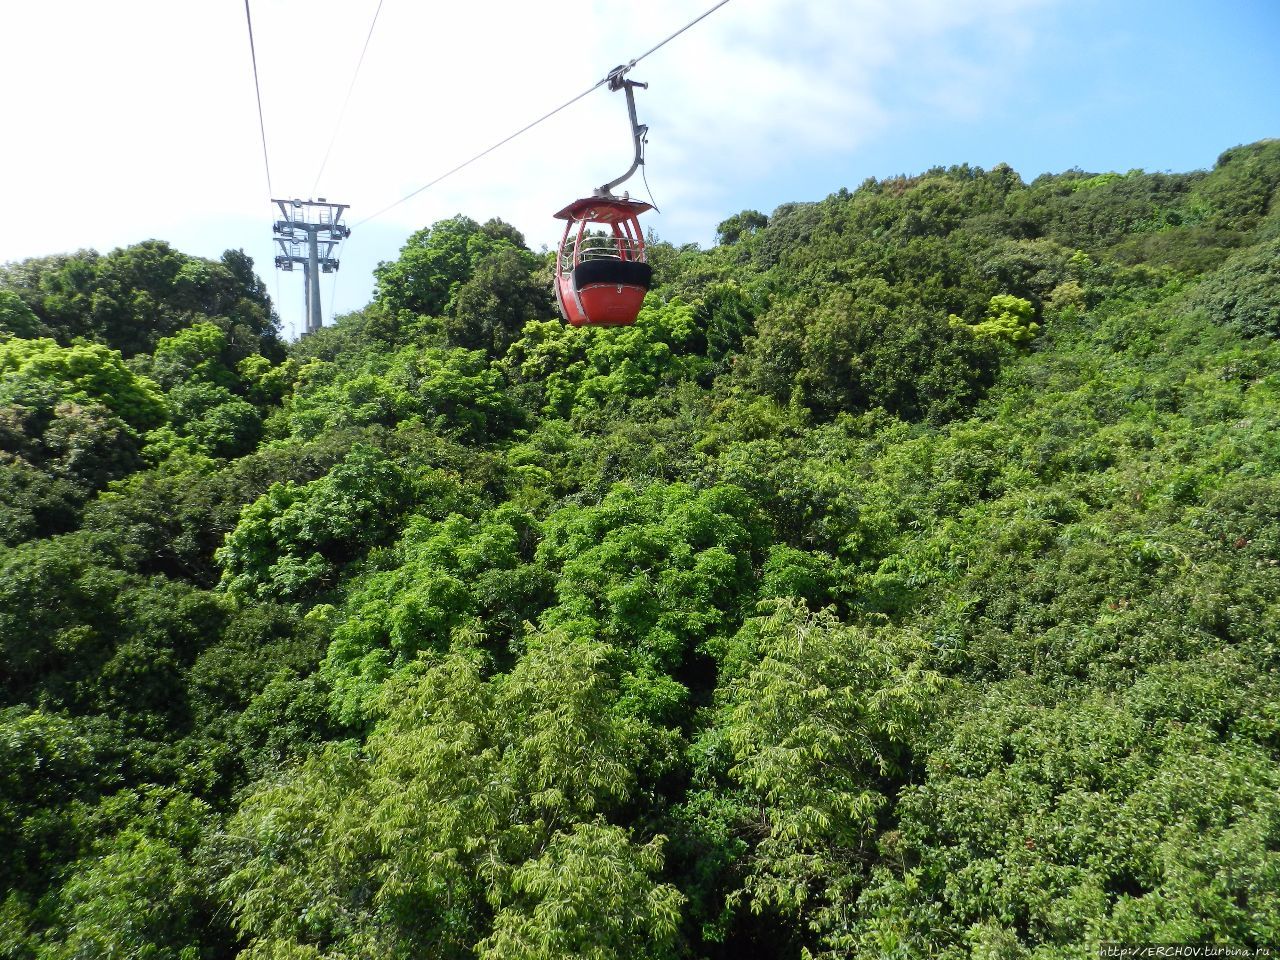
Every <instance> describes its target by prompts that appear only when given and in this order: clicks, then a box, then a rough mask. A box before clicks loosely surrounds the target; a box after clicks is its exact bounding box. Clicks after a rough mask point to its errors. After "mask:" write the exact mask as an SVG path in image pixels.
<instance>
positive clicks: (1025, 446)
mask: <svg viewBox="0 0 1280 960" xmlns="http://www.w3.org/2000/svg"><path fill="white" fill-rule="evenodd" d="M718 236H719V241H720V242H719V243H717V245H716V246H714V247H712V248H711V249H708V250H701V249H699V248H697V247H696V246H693V245H689V246H684V247H674V246H672V245H670V244H667V243H663V242H660V241H656V240H654V241H653V242H652V243H651V246H650V258H651V261H652V263H653V265H654V269H655V277H656V283H655V288H654V290H653V291H652V292H651V293H650V295H649V297H648V299H647V300H646V305H645V308H644V311H643V312H642V314H641V316H640V319H639V322H638V323H637V324H636V325H635V326H634V327H632V328H627V329H618V330H590V329H574V328H569V327H566V326H564V325H563V324H562V323H561V322H560V321H559V320H558V319H556V318H555V316H554V313H553V307H552V301H551V298H550V296H549V289H550V287H549V281H550V264H549V262H548V258H547V257H546V256H544V255H541V254H536V253H533V252H531V251H530V250H529V249H528V248H527V246H526V244H525V242H524V238H523V237H522V236H521V235H520V234H519V233H518V232H517V231H515V230H514V229H513V228H511V227H510V226H509V225H507V224H505V223H503V222H501V221H498V220H493V221H490V222H489V223H486V224H483V225H481V224H479V223H477V222H475V221H473V220H471V219H469V218H467V217H465V216H458V217H455V218H453V219H451V220H445V221H441V222H439V223H436V224H434V225H432V226H431V227H429V228H426V229H423V230H421V231H419V232H417V233H415V234H414V235H413V236H412V237H410V238H409V240H408V242H407V243H406V245H405V247H404V249H403V250H402V251H401V253H400V256H399V258H398V259H397V260H395V261H392V262H389V263H385V264H383V265H381V266H380V267H379V268H378V270H377V272H376V277H377V293H376V297H375V300H374V302H372V303H371V304H369V305H368V306H367V307H366V308H365V309H363V310H360V311H356V312H354V313H352V314H349V315H347V316H345V317H342V318H340V319H339V321H338V322H337V323H336V324H335V325H334V326H332V327H330V328H326V329H324V330H322V331H320V332H318V333H316V334H314V335H311V336H309V337H307V338H306V339H304V340H302V341H301V342H299V343H296V344H292V345H286V344H284V343H283V342H281V340H280V339H279V335H278V327H277V326H276V324H275V320H274V317H273V314H272V305H271V303H270V301H269V299H268V297H267V295H266V292H265V289H264V287H263V285H262V283H261V282H260V281H259V280H258V279H257V278H256V276H255V275H254V273H253V268H252V263H251V262H250V261H249V259H248V258H247V257H245V256H244V254H243V253H240V252H234V251H233V252H228V253H227V254H225V255H224V256H223V258H222V259H221V260H220V261H216V262H215V261H208V260H202V259H199V258H195V257H189V256H186V255H184V254H181V253H179V252H178V251H176V250H174V249H172V248H171V247H169V246H168V245H167V244H164V243H162V242H159V241H149V242H147V243H143V244H139V245H137V246H133V247H129V248H126V249H121V250H116V251H113V252H111V253H109V254H105V255H101V254H98V253H95V252H92V251H81V252H79V253H76V254H74V255H69V256H55V257H47V258H42V259H36V260H28V261H24V262H22V263H16V264H10V265H7V266H4V267H2V268H0V544H2V545H3V546H0V679H2V682H0V956H3V957H5V958H13V960H54V958H68V960H69V958H73V957H75V958H81V957H139V958H148V960H202V958H210V960H212V958H222V957H227V958H230V957H242V958H244V960H266V958H272V960H286V958H288V960H363V958H370V957H403V958H410V957H413V958H418V957H434V958H485V960H525V958H528V960H534V958H539V960H551V958H562V957H571V956H576V957H586V958H592V960H613V958H637V957H645V958H664V957H669V958H703V960H718V958H730V957H747V956H750V957H776V958H800V957H826V958H834V957H846V956H861V957H881V958H900V957H939V958H957V960H958V958H965V957H974V958H1019V957H1025V958H1033V957H1035V958H1044V960H1048V958H1060V957H1076V958H1085V957H1091V956H1093V955H1094V952H1095V950H1096V945H1097V944H1098V943H1099V942H1100V941H1103V940H1119V941H1160V942H1178V941H1182V942H1217V943H1230V944H1235V945H1242V946H1244V945H1253V946H1275V945H1277V944H1280V764H1278V763H1277V761H1278V760H1280V673H1278V672H1277V671H1278V668H1280V626H1278V625H1280V441H1277V439H1276V438H1277V436H1278V433H1277V427H1280V422H1278V421H1280V413H1278V411H1280V406H1278V405H1277V401H1278V400H1280V342H1278V339H1277V338H1280V141H1263V142H1260V143H1256V144H1252V145H1249V146H1243V147H1237V148H1234V149H1232V150H1229V151H1227V152H1226V153H1224V154H1223V155H1222V157H1221V158H1220V159H1219V161H1218V163H1217V165H1216V166H1215V167H1214V169H1213V170H1212V171H1208V172H1204V171H1200V172H1194V173H1189V174H1148V173H1144V172H1143V171H1138V170H1135V171H1130V172H1128V173H1124V174H1117V173H1104V174H1090V173H1085V172H1082V171H1078V170H1073V171H1068V172H1066V173H1064V174H1060V175H1054V176H1049V175H1046V176H1042V177H1039V178H1037V179H1036V180H1035V181H1033V182H1032V183H1029V184H1028V183H1024V182H1023V181H1022V180H1021V179H1020V178H1019V176H1018V175H1017V174H1016V173H1015V172H1014V171H1012V170H1011V169H1009V168H1008V167H1006V166H998V167H996V168H994V169H992V170H982V169H978V168H972V167H968V166H958V167H950V168H946V169H943V168H935V169H933V170H930V171H928V172H927V173H925V174H922V175H920V176H914V177H895V178H890V179H886V180H869V181H867V182H866V183H864V184H862V185H861V186H860V187H859V188H858V189H857V190H855V191H852V192H850V191H848V190H840V191H839V192H837V193H834V194H832V195H831V196H829V197H827V198H826V199H825V200H823V201H821V202H818V203H797V204H787V205H784V206H782V207H780V208H779V209H777V210H776V211H774V212H773V213H772V215H770V216H765V215H764V214H762V213H760V212H759V211H754V210H746V211H742V212H741V213H739V214H736V215H734V216H731V217H729V218H727V219H726V220H725V221H724V222H723V223H722V224H721V225H720V228H719V233H718Z"/></svg>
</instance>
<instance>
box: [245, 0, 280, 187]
mask: <svg viewBox="0 0 1280 960" xmlns="http://www.w3.org/2000/svg"><path fill="white" fill-rule="evenodd" d="M244 20H245V23H246V24H248V26H249V56H250V58H251V59H252V60H253V92H254V93H255V94H256V95H257V97H258V130H259V132H260V133H261V134H262V166H263V167H264V168H265V169H266V171H267V196H268V197H270V196H271V195H272V194H273V193H274V192H275V191H274V190H272V188H271V161H270V160H269V159H268V158H267V122H266V120H264V119H263V117H262V87H261V85H260V84H259V83H258V51H257V48H256V47H255V46H254V43H253V17H252V15H250V13H249V0H244Z"/></svg>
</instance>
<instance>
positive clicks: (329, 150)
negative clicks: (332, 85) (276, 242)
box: [311, 0, 383, 197]
mask: <svg viewBox="0 0 1280 960" xmlns="http://www.w3.org/2000/svg"><path fill="white" fill-rule="evenodd" d="M382 3H383V0H378V8H377V9H376V10H374V11H373V21H372V22H371V23H370V24H369V32H368V33H367V34H365V38H364V46H363V47H362V48H361V50H360V59H359V60H357V61H356V70H355V73H353V74H352V75H351V83H350V85H349V86H348V87H347V96H346V98H345V99H344V100H343V101H342V109H341V110H339V111H338V122H337V123H335V124H334V125H333V136H331V137H330V138H329V146H327V147H326V148H325V151H324V159H323V160H321V161H320V169H319V171H318V172H317V173H316V180H315V183H313V184H312V185H311V195H312V196H313V197H314V196H315V195H316V188H317V187H319V186H320V177H321V176H323V174H324V168H325V166H326V165H327V164H328V163H329V154H330V153H332V152H333V145H334V144H335V143H336V142H337V140H338V131H340V130H341V129H342V121H343V119H344V118H345V117H346V115H347V107H348V106H349V105H350V104H351V94H352V93H353V92H354V91H355V89H356V80H357V79H358V78H359V77H360V68H361V67H362V66H363V65H364V55H365V54H366V53H368V52H369V41H370V40H371V39H372V38H373V28H374V27H376V26H377V25H378V14H380V13H382Z"/></svg>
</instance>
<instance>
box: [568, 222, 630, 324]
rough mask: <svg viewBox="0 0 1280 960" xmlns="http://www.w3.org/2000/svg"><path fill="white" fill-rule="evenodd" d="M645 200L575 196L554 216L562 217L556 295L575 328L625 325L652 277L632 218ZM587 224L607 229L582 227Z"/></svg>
mask: <svg viewBox="0 0 1280 960" xmlns="http://www.w3.org/2000/svg"><path fill="white" fill-rule="evenodd" d="M652 209H653V207H652V206H651V205H650V204H647V203H642V202H641V201H639V200H628V199H624V198H622V197H588V198H585V199H582V200H575V201H574V202H573V203H571V204H569V206H567V207H565V208H564V209H563V210H561V211H560V212H559V213H557V214H556V217H557V218H559V219H561V220H564V221H567V222H566V223H565V226H564V237H563V238H562V239H561V240H560V254H559V256H558V257H557V258H556V300H557V301H558V302H559V304H560V312H561V313H562V314H563V315H564V318H565V320H567V321H568V322H569V323H570V324H572V325H573V326H575V327H584V326H587V327H625V326H629V325H630V324H633V323H635V322H636V314H638V313H639V312H640V305H641V304H642V303H643V302H644V295H645V293H647V292H648V290H649V285H650V283H651V282H652V280H653V270H652V268H651V267H650V266H649V264H647V263H646V262H645V254H644V236H643V235H642V234H641V232H640V222H639V221H638V220H637V219H636V218H637V217H638V216H640V214H642V213H644V212H645V211H646V210H652ZM592 224H598V225H600V226H608V227H609V233H606V234H605V235H604V236H600V235H598V231H590V232H589V231H588V227H589V226H590V225H592Z"/></svg>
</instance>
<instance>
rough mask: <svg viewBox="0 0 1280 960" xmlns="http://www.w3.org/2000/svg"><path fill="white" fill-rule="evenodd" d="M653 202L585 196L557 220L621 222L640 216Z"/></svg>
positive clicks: (572, 204) (561, 212) (561, 213)
mask: <svg viewBox="0 0 1280 960" xmlns="http://www.w3.org/2000/svg"><path fill="white" fill-rule="evenodd" d="M652 209H653V204H651V203H644V202H643V201H641V200H627V199H624V198H622V197H583V198H582V199H581V200H575V201H573V203H571V204H569V205H568V206H567V207H565V208H564V209H563V210H561V211H560V212H559V213H557V214H556V219H557V220H589V221H590V222H592V223H621V222H622V221H623V220H630V219H631V218H632V217H638V216H639V215H640V214H642V213H644V212H645V211H646V210H652Z"/></svg>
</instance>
